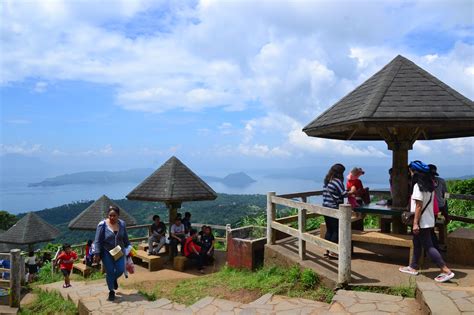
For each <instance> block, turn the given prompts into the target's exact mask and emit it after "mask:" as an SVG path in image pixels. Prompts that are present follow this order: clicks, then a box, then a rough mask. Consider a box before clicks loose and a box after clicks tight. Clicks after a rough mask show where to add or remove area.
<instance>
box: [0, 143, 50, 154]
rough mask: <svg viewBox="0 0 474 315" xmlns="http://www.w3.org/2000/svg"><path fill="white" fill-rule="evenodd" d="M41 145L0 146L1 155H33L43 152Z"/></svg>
mask: <svg viewBox="0 0 474 315" xmlns="http://www.w3.org/2000/svg"><path fill="white" fill-rule="evenodd" d="M41 148H42V146H41V144H31V145H29V144H27V143H21V144H0V154H1V155H4V154H21V155H33V154H36V153H39V152H41Z"/></svg>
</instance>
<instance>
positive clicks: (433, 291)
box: [416, 281, 474, 315]
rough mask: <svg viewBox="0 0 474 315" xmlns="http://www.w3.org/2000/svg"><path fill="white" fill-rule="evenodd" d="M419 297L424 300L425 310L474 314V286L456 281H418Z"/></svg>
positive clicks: (434, 312) (438, 312)
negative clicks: (467, 285)
mask: <svg viewBox="0 0 474 315" xmlns="http://www.w3.org/2000/svg"><path fill="white" fill-rule="evenodd" d="M416 285H417V298H418V300H419V301H423V302H424V303H423V304H422V307H423V310H424V311H426V312H427V311H428V310H431V313H432V314H433V315H436V314H453V315H456V314H463V315H467V314H471V315H474V287H461V286H458V285H457V284H456V283H435V282H418V281H417V283H416Z"/></svg>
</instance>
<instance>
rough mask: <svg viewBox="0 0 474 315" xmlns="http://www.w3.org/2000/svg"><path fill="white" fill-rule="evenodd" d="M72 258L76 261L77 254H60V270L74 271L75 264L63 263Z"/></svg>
mask: <svg viewBox="0 0 474 315" xmlns="http://www.w3.org/2000/svg"><path fill="white" fill-rule="evenodd" d="M71 258H72V259H73V260H76V259H77V254H76V253H75V252H73V251H71V252H70V253H69V254H67V253H66V252H61V254H59V256H58V258H57V259H58V261H60V262H61V263H60V264H59V268H61V269H66V270H72V265H73V263H64V262H63V261H67V260H70V259H71Z"/></svg>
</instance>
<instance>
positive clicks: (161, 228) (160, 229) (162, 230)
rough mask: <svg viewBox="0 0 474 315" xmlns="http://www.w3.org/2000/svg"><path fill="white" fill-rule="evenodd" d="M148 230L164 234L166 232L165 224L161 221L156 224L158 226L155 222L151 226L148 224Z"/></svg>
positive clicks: (152, 232)
mask: <svg viewBox="0 0 474 315" xmlns="http://www.w3.org/2000/svg"><path fill="white" fill-rule="evenodd" d="M150 232H151V234H152V235H153V234H165V232H166V225H165V224H164V223H163V222H160V223H159V224H158V226H157V225H156V223H153V224H152V225H151V226H150Z"/></svg>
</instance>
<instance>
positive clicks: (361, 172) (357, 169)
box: [351, 167, 365, 175]
mask: <svg viewBox="0 0 474 315" xmlns="http://www.w3.org/2000/svg"><path fill="white" fill-rule="evenodd" d="M351 173H352V174H354V175H358V174H359V175H364V174H365V172H364V170H363V169H362V168H361V167H354V168H353V169H352V170H351Z"/></svg>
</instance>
